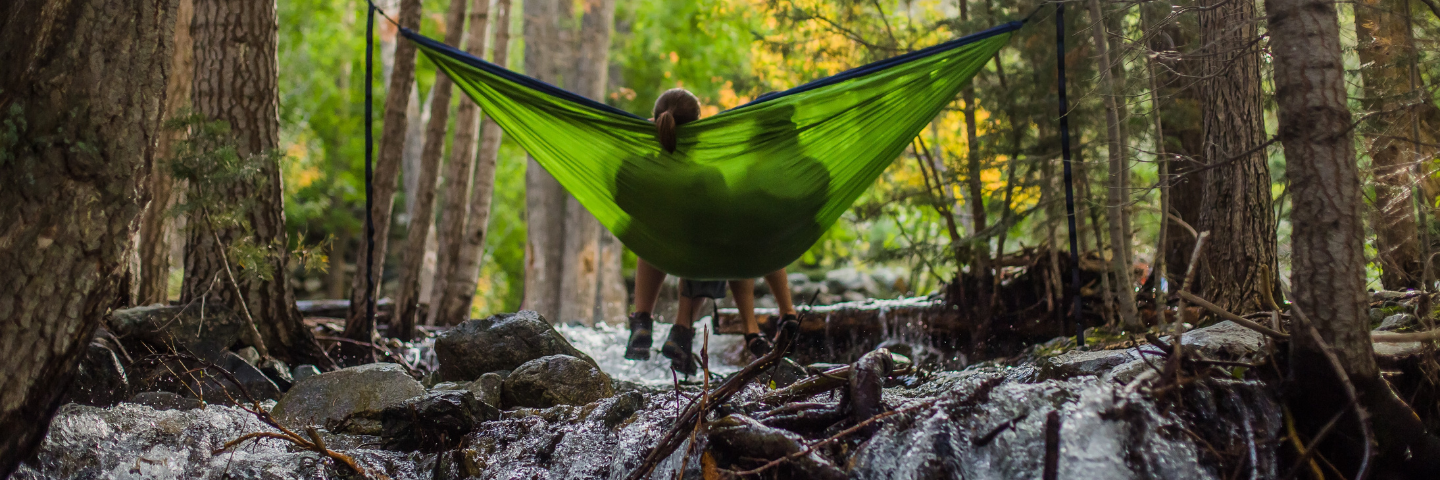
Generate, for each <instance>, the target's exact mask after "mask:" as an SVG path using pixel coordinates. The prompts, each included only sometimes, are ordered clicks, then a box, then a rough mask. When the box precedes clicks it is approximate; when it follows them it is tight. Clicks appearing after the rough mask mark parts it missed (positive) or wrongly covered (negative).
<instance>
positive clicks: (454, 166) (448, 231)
mask: <svg viewBox="0 0 1440 480" xmlns="http://www.w3.org/2000/svg"><path fill="white" fill-rule="evenodd" d="M489 16H490V2H488V1H486V0H475V3H474V4H473V5H471V7H470V23H469V27H468V30H467V31H466V33H465V50H466V52H469V53H470V54H471V55H474V56H476V57H479V58H484V57H485V44H486V36H485V33H486V28H487V27H488V23H489ZM479 124H480V107H479V106H478V105H476V104H475V102H474V101H471V100H470V99H469V98H463V99H461V100H460V107H459V108H458V109H457V110H456V111H455V139H454V141H452V142H451V147H450V160H449V165H448V166H446V168H445V181H446V182H447V185H446V186H445V209H444V210H443V211H442V212H441V221H442V222H441V224H440V228H439V229H438V230H437V232H438V236H437V242H436V243H437V245H439V246H438V247H437V248H438V253H437V255H439V263H437V264H436V265H437V268H436V269H435V286H434V287H432V288H434V290H432V292H438V293H439V294H440V297H439V298H438V299H434V300H432V301H431V308H430V316H431V318H434V319H435V322H434V323H435V324H437V325H454V324H457V323H459V322H461V321H464V320H467V319H469V318H470V317H469V314H470V309H469V308H466V309H465V312H464V314H463V316H462V317H461V318H449V317H446V316H444V315H442V311H443V310H444V308H443V307H441V305H442V304H443V303H445V301H446V300H445V297H446V293H445V292H448V291H450V290H449V289H450V279H451V278H454V276H455V273H454V272H455V269H456V268H458V262H459V260H460V256H461V250H463V249H464V246H465V232H466V230H467V228H466V227H467V226H468V225H467V223H466V222H468V221H469V219H470V216H471V215H470V198H471V196H472V195H473V191H474V189H476V188H479V186H477V185H475V184H474V181H475V180H474V179H475V178H476V176H477V174H478V173H479V172H477V171H476V155H475V149H476V145H475V144H476V142H477V139H478V137H479V136H480V131H479ZM492 170H493V169H492ZM491 176H492V177H493V176H494V174H493V172H492V174H491ZM482 227H483V226H482Z"/></svg>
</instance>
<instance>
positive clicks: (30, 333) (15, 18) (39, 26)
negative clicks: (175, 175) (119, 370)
mask: <svg viewBox="0 0 1440 480" xmlns="http://www.w3.org/2000/svg"><path fill="white" fill-rule="evenodd" d="M176 3H177V2H176V0H149V1H137V0H123V1H115V0H79V1H73V2H65V3H59V4H57V3H55V2H47V1H43V0H11V1H8V2H4V3H0V45H4V48H0V65H4V66H5V67H4V68H0V112H5V113H4V114H3V115H4V118H5V121H6V123H7V124H9V125H11V128H14V130H12V132H11V133H12V135H8V136H4V137H0V158H4V159H5V160H4V161H0V205H4V207H3V208H0V224H3V225H5V230H4V232H3V233H0V272H4V273H0V339H3V340H0V343H3V345H4V347H3V348H0V359H4V360H0V367H3V368H0V425H4V427H3V429H4V430H5V433H4V435H0V478H6V477H9V475H10V474H11V473H13V472H14V471H15V469H16V468H17V467H18V466H19V463H20V461H21V460H24V459H26V458H28V457H30V456H31V455H32V454H33V453H34V451H35V449H36V448H37V447H38V446H39V445H40V441H41V440H42V439H43V437H44V435H45V431H46V429H48V428H49V425H50V419H51V418H52V417H54V415H55V411H56V409H58V408H59V407H60V399H61V396H62V395H63V394H64V393H65V391H66V389H67V388H68V387H69V386H70V383H71V380H72V378H73V377H74V374H75V366H76V363H77V362H78V361H79V359H80V356H81V355H82V354H83V353H84V352H85V348H86V345H87V344H88V343H89V341H90V339H91V337H92V336H94V333H95V328H96V327H97V326H98V325H100V323H101V321H102V319H103V318H104V317H105V316H106V314H107V313H108V312H109V310H110V309H111V307H112V306H113V305H114V303H115V299H116V293H117V288H118V284H117V280H118V279H119V277H120V274H121V271H122V269H123V265H124V259H125V257H126V255H127V254H128V251H129V248H130V244H129V239H130V234H131V233H132V232H134V231H135V228H136V226H137V225H136V222H135V221H136V219H137V217H138V216H139V215H140V213H141V210H142V209H143V207H144V205H145V202H146V201H147V200H148V199H146V198H145V186H146V184H147V182H146V175H147V174H148V173H149V171H150V170H151V169H152V168H153V165H154V164H153V161H154V158H155V150H154V149H155V145H156V142H157V141H158V139H159V137H160V125H159V123H160V119H161V117H162V116H163V113H164V110H165V86H166V77H167V75H168V74H169V69H170V65H171V60H172V59H171V51H172V46H173V42H174V38H173V36H172V33H173V32H172V30H171V26H172V25H173V22H174V20H175V10H176ZM102 53H103V54H102ZM12 122H13V123H12Z"/></svg>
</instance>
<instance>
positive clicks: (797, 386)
mask: <svg viewBox="0 0 1440 480" xmlns="http://www.w3.org/2000/svg"><path fill="white" fill-rule="evenodd" d="M890 358H891V360H894V361H895V367H896V368H895V370H894V371H892V372H890V375H891V376H892V377H893V376H896V375H908V374H910V372H911V371H912V367H913V366H914V363H913V362H912V361H911V360H910V359H909V358H906V357H905V356H904V355H899V354H895V353H892V354H890ZM853 369H854V366H853V365H845V366H841V367H836V368H832V369H829V370H825V371H822V372H817V374H816V375H814V376H810V377H806V378H803V379H801V380H800V381H797V382H795V383H793V384H791V385H790V386H788V387H785V388H782V389H779V390H775V391H773V392H770V393H767V394H765V395H764V396H762V397H760V403H764V404H766V405H780V404H784V403H788V402H791V401H794V400H797V399H801V398H805V397H809V396H812V395H818V394H820V393H824V392H828V391H831V390H834V389H836V388H840V387H841V386H843V385H846V384H848V383H849V382H850V372H851V370H853Z"/></svg>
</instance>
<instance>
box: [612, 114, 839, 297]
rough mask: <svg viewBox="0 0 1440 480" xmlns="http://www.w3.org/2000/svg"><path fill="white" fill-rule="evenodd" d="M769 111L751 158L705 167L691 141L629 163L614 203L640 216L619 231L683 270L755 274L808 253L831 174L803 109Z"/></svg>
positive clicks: (648, 255) (758, 126)
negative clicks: (814, 148) (804, 136)
mask: <svg viewBox="0 0 1440 480" xmlns="http://www.w3.org/2000/svg"><path fill="white" fill-rule="evenodd" d="M767 107H768V108H766V111H762V112H755V113H754V114H753V115H755V118H756V123H755V125H754V127H753V130H751V132H749V133H750V135H749V141H748V144H747V145H745V147H746V148H744V152H743V154H742V155H738V156H736V157H733V158H725V159H719V160H715V161H709V162H705V163H699V162H696V161H694V160H692V159H691V157H690V156H689V152H690V151H691V150H692V149H696V148H703V147H702V146H698V145H696V144H695V143H694V142H693V141H692V142H689V143H686V142H684V141H683V140H682V142H681V143H680V145H679V148H677V149H676V152H675V153H674V154H661V155H660V156H659V157H658V158H656V157H650V158H634V159H627V160H626V161H625V163H624V165H622V166H621V168H620V170H619V172H618V173H617V175H616V190H615V203H616V204H617V206H619V207H620V208H621V209H622V210H624V211H625V212H626V213H628V214H629V215H630V216H631V221H630V224H629V226H628V227H627V228H626V229H625V231H624V232H615V233H616V234H617V236H619V237H620V239H621V240H622V241H624V242H625V243H626V244H627V245H629V246H631V248H632V249H633V250H635V251H636V253H637V254H639V255H640V256H641V257H642V258H645V259H646V261H648V262H650V263H652V264H655V265H656V266H658V267H660V268H661V269H662V270H667V271H671V270H674V271H673V272H672V273H675V274H678V275H687V273H686V272H687V271H689V272H698V271H702V270H703V271H716V270H724V271H726V275H725V276H726V277H730V278H741V277H754V276H759V275H763V274H765V273H768V271H756V270H757V269H761V270H763V269H766V268H768V269H770V270H775V269H778V268H780V267H784V266H785V265H787V264H789V263H790V262H791V261H793V260H794V259H795V258H797V257H799V256H800V255H801V254H803V253H804V252H805V250H807V249H809V248H810V246H811V245H812V244H813V243H814V242H815V240H816V239H818V238H819V237H820V235H821V234H822V233H824V232H823V230H822V229H821V226H820V222H819V221H818V219H817V217H818V216H819V214H820V210H821V209H822V208H823V207H824V205H825V202H826V200H827V197H828V194H829V188H830V180H831V179H830V172H829V170H827V169H826V168H825V166H824V165H823V164H821V163H820V162H819V161H818V160H816V159H815V158H813V157H811V156H809V155H808V154H806V150H807V149H806V148H805V145H804V143H803V142H802V141H801V133H802V132H801V131H800V129H799V127H798V126H797V125H796V124H795V122H794V120H793V117H794V115H795V107H794V105H790V104H774V105H768V106H767ZM681 129H682V132H683V129H684V127H683V126H682V127H681ZM691 276H695V275H691ZM709 276H713V275H709Z"/></svg>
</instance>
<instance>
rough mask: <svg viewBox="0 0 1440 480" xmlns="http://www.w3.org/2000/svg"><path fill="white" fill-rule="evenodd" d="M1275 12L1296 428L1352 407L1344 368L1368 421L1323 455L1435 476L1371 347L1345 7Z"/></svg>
mask: <svg viewBox="0 0 1440 480" xmlns="http://www.w3.org/2000/svg"><path fill="white" fill-rule="evenodd" d="M1265 6H1266V11H1267V13H1268V14H1269V33H1270V45H1271V52H1273V59H1274V66H1275V75H1274V79H1275V92H1276V95H1275V99H1276V106H1277V113H1278V117H1279V121H1280V125H1279V127H1280V128H1279V137H1280V142H1281V144H1282V145H1284V148H1285V159H1286V164H1287V165H1288V167H1287V172H1288V173H1289V175H1290V192H1291V198H1292V199H1293V202H1294V211H1293V212H1292V213H1291V216H1290V218H1291V221H1292V222H1293V226H1294V227H1293V228H1294V230H1293V231H1292V233H1291V237H1290V238H1291V241H1292V242H1293V247H1292V252H1293V257H1292V262H1293V263H1292V265H1293V273H1292V275H1291V278H1292V279H1294V282H1295V288H1294V292H1293V294H1294V298H1293V301H1294V302H1295V307H1296V309H1298V310H1299V311H1301V312H1303V313H1304V316H1305V318H1308V322H1304V321H1303V320H1302V321H1299V322H1296V323H1295V324H1294V327H1293V328H1292V332H1291V333H1292V335H1291V342H1290V382H1289V383H1290V384H1291V385H1293V388H1294V390H1293V391H1292V393H1291V395H1288V396H1287V397H1288V398H1290V401H1289V402H1288V403H1289V404H1290V405H1289V406H1290V409H1291V412H1292V413H1293V414H1294V417H1295V420H1296V427H1297V428H1298V430H1300V433H1301V435H1304V436H1306V437H1308V438H1313V435H1314V434H1315V432H1316V431H1317V430H1318V429H1319V428H1320V426H1321V425H1322V424H1324V423H1326V422H1327V420H1328V419H1329V418H1331V417H1333V416H1334V415H1335V414H1336V412H1343V411H1345V410H1349V409H1351V402H1350V400H1349V394H1347V391H1348V388H1341V384H1340V383H1339V382H1340V381H1341V380H1340V378H1339V376H1338V375H1337V374H1336V373H1335V372H1336V369H1340V370H1343V372H1344V374H1345V376H1346V377H1348V380H1349V383H1350V384H1352V385H1354V387H1355V389H1356V390H1357V391H1358V394H1359V395H1358V400H1359V402H1358V403H1359V404H1358V405H1357V407H1360V408H1356V409H1355V411H1357V412H1362V411H1363V412H1366V413H1368V415H1345V417H1344V418H1345V419H1344V420H1343V421H1342V422H1341V423H1340V424H1339V425H1338V429H1337V430H1338V431H1337V432H1335V433H1334V434H1332V435H1330V436H1329V438H1327V439H1326V441H1325V442H1324V443H1321V444H1320V445H1319V446H1318V447H1316V448H1318V449H1319V450H1320V454H1321V455H1323V456H1324V457H1325V458H1326V459H1329V460H1330V461H1331V462H1333V463H1334V464H1335V465H1336V466H1337V467H1339V468H1340V469H1341V471H1342V472H1346V473H1347V474H1348V473H1349V472H1359V471H1360V465H1362V464H1366V463H1368V464H1369V465H1371V466H1374V467H1376V468H1378V469H1380V470H1379V471H1377V472H1373V473H1374V477H1375V478H1436V475H1437V472H1436V466H1437V465H1436V461H1437V459H1436V457H1437V451H1440V449H1437V448H1436V446H1437V441H1436V439H1435V438H1434V437H1433V436H1431V435H1429V434H1427V433H1426V432H1425V428H1424V426H1423V425H1422V424H1421V423H1420V420H1419V418H1418V417H1417V416H1416V415H1415V412H1414V411H1413V410H1411V409H1410V408H1409V407H1408V406H1407V405H1405V404H1404V402H1402V401H1400V399H1398V398H1396V397H1395V394H1394V392H1393V391H1392V390H1391V389H1390V388H1389V385H1388V384H1387V383H1386V382H1385V381H1384V380H1383V379H1381V378H1380V375H1379V369H1378V368H1377V366H1376V364H1375V359H1374V350H1373V347H1372V346H1371V343H1370V335H1369V317H1368V315H1367V312H1366V309H1367V303H1368V300H1369V298H1368V295H1367V294H1366V292H1365V253H1364V241H1363V237H1362V235H1363V228H1364V227H1363V225H1362V217H1361V202H1362V200H1361V197H1362V194H1361V186H1360V172H1359V169H1358V167H1357V166H1356V159H1355V145H1354V142H1353V137H1352V134H1351V125H1352V123H1351V114H1350V110H1349V108H1348V106H1347V104H1346V100H1347V98H1346V85H1345V74H1344V70H1343V68H1344V63H1343V60H1342V56H1341V46H1340V32H1339V30H1340V26H1339V20H1338V15H1337V13H1336V9H1335V4H1334V3H1333V2H1329V1H1326V0H1267V1H1266V5H1265ZM1297 318H1298V316H1297ZM1310 328H1313V329H1314V332H1316V333H1318V335H1312V334H1311V331H1310ZM1322 342H1323V343H1322ZM1329 355H1333V356H1334V357H1335V359H1336V360H1337V361H1335V362H1332V361H1331V360H1330V359H1329V358H1328V357H1329ZM1356 417H1360V418H1358V420H1359V422H1366V423H1369V422H1371V420H1372V419H1373V421H1374V427H1375V428H1373V429H1372V430H1373V432H1374V433H1375V435H1376V436H1375V440H1376V441H1377V442H1378V446H1379V448H1380V455H1379V457H1378V458H1375V459H1374V460H1371V459H1368V458H1366V457H1364V456H1362V454H1361V453H1362V452H1365V453H1368V452H1370V450H1371V449H1370V448H1368V447H1366V446H1365V445H1364V444H1363V443H1362V442H1363V441H1366V440H1369V439H1368V438H1367V436H1366V435H1363V433H1364V432H1367V430H1361V429H1360V428H1357V427H1358V426H1359V425H1361V423H1359V422H1357V418H1356ZM1400 472H1404V473H1403V474H1401V473H1400ZM1357 475H1363V474H1357Z"/></svg>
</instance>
